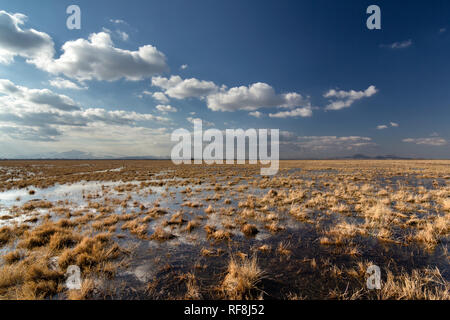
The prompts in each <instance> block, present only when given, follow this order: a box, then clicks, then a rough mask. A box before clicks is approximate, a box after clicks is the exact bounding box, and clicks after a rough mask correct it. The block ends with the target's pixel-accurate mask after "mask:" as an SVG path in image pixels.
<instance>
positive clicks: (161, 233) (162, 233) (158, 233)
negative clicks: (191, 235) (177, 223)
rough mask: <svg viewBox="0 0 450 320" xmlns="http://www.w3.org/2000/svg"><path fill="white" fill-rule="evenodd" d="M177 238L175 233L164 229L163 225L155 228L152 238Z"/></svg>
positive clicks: (163, 239) (162, 239)
mask: <svg viewBox="0 0 450 320" xmlns="http://www.w3.org/2000/svg"><path fill="white" fill-rule="evenodd" d="M173 238H175V235H173V234H172V233H170V232H169V231H166V230H164V228H162V227H161V226H158V227H156V228H155V231H154V232H153V234H152V235H151V237H150V239H151V240H158V241H166V240H170V239H173Z"/></svg>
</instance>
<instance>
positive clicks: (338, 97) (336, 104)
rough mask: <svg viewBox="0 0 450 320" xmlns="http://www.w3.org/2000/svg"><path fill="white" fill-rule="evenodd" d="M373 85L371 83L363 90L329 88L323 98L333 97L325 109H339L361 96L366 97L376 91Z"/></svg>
mask: <svg viewBox="0 0 450 320" xmlns="http://www.w3.org/2000/svg"><path fill="white" fill-rule="evenodd" d="M377 92H378V90H377V88H376V87H375V86H373V85H371V86H369V87H368V88H367V89H366V90H364V91H355V90H350V91H343V90H339V91H337V90H334V89H331V90H329V91H328V92H327V93H325V94H324V97H325V98H329V99H334V101H332V102H331V103H330V104H329V105H328V106H327V107H326V108H325V109H326V110H341V109H343V108H348V107H350V106H351V105H352V104H353V103H354V102H355V101H357V100H360V99H362V98H368V97H371V96H373V95H374V94H375V93H377Z"/></svg>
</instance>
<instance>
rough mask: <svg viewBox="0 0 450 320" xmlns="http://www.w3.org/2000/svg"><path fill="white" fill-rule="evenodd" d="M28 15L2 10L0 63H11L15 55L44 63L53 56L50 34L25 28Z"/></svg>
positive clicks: (0, 19)
mask: <svg viewBox="0 0 450 320" xmlns="http://www.w3.org/2000/svg"><path fill="white" fill-rule="evenodd" d="M26 19H27V16H25V15H23V14H21V13H15V14H11V13H8V12H6V11H3V10H1V11H0V63H11V62H12V61H13V60H14V57H15V56H21V57H24V58H25V59H26V60H27V62H30V63H34V64H39V65H40V64H42V63H44V62H45V61H48V60H49V59H51V57H53V54H54V47H53V41H52V39H51V38H50V36H49V35H48V34H46V33H44V32H40V31H37V30H34V29H26V28H23V25H24V23H25V21H26Z"/></svg>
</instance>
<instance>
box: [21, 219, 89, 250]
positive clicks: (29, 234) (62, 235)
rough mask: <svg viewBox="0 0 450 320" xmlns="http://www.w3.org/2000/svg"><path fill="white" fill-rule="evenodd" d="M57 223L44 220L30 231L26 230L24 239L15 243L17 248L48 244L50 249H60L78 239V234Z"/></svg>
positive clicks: (30, 247)
mask: <svg viewBox="0 0 450 320" xmlns="http://www.w3.org/2000/svg"><path fill="white" fill-rule="evenodd" d="M61 225H63V226H65V224H64V223H61V222H59V224H56V223H53V222H46V223H44V224H42V225H40V226H38V227H36V228H35V229H33V230H31V231H26V232H25V234H24V239H23V240H21V241H20V242H19V244H18V245H17V246H18V247H19V248H25V249H30V250H31V249H34V248H37V247H43V246H46V245H49V247H50V248H51V249H54V250H60V249H64V248H68V247H71V246H73V245H75V244H76V243H78V242H79V241H80V236H79V235H77V234H75V233H74V232H72V231H71V230H69V229H66V228H64V227H60V226H61Z"/></svg>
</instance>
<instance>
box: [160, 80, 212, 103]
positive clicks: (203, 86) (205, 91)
mask: <svg viewBox="0 0 450 320" xmlns="http://www.w3.org/2000/svg"><path fill="white" fill-rule="evenodd" d="M152 85H153V86H155V87H159V88H162V89H164V90H165V92H164V93H165V94H166V95H167V96H169V97H171V98H176V99H185V98H191V97H196V98H201V97H205V96H207V95H209V94H211V93H213V92H215V91H217V89H218V87H217V86H216V85H215V84H214V82H212V81H205V80H198V79H195V78H190V79H182V78H181V77H180V76H171V77H170V78H169V79H168V78H165V77H153V78H152Z"/></svg>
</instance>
